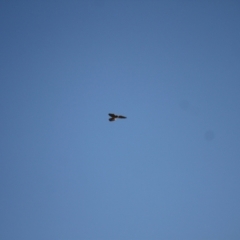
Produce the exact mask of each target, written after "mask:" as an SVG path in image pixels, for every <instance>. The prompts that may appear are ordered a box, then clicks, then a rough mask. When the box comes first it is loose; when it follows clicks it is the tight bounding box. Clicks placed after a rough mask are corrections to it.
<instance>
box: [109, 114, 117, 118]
mask: <svg viewBox="0 0 240 240" xmlns="http://www.w3.org/2000/svg"><path fill="white" fill-rule="evenodd" d="M108 115H109V116H110V117H112V118H115V117H116V115H115V114H114V113H109V114H108Z"/></svg>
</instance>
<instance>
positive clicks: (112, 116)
mask: <svg viewBox="0 0 240 240" xmlns="http://www.w3.org/2000/svg"><path fill="white" fill-rule="evenodd" d="M108 115H109V116H110V118H109V121H110V122H112V121H115V120H116V119H117V118H120V119H124V118H127V117H125V116H122V115H116V114H114V113H109V114H108Z"/></svg>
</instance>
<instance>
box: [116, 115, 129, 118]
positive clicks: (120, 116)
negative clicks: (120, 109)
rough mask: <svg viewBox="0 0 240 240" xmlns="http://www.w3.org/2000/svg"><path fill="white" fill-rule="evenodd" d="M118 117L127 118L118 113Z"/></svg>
mask: <svg viewBox="0 0 240 240" xmlns="http://www.w3.org/2000/svg"><path fill="white" fill-rule="evenodd" d="M118 118H127V117H125V116H122V115H119V116H118Z"/></svg>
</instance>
